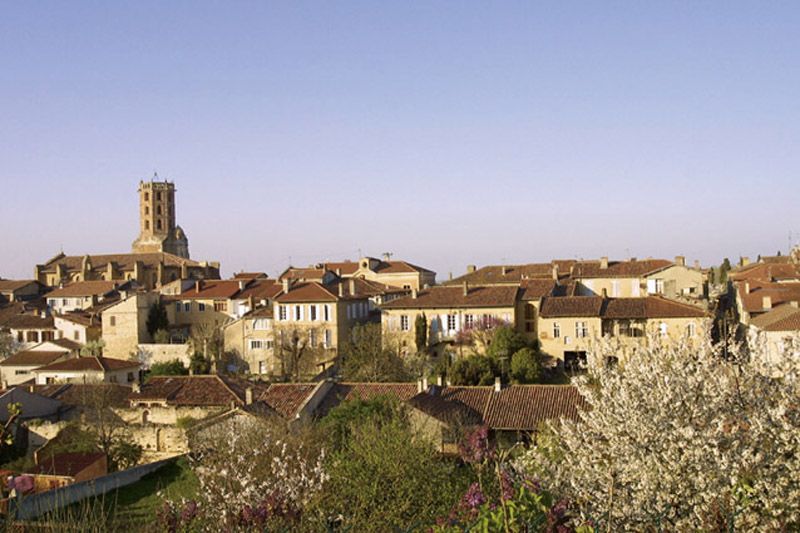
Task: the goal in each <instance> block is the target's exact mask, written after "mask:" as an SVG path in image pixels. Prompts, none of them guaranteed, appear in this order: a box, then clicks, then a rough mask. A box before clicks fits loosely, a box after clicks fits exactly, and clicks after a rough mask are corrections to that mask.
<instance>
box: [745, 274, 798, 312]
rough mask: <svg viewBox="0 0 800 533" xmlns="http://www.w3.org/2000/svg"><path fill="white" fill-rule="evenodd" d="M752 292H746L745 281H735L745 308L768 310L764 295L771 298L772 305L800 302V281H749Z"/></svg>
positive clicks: (756, 310) (758, 310)
mask: <svg viewBox="0 0 800 533" xmlns="http://www.w3.org/2000/svg"><path fill="white" fill-rule="evenodd" d="M748 284H749V286H750V292H749V293H745V292H744V291H745V282H744V281H737V282H735V283H734V286H735V287H736V290H737V292H738V296H739V298H740V299H741V301H742V305H743V307H744V309H745V310H746V311H747V312H749V313H760V312H763V311H768V309H766V308H764V297H767V296H768V297H769V298H770V304H771V306H772V307H776V306H778V305H780V304H783V303H790V302H800V283H767V282H761V281H749V282H748Z"/></svg>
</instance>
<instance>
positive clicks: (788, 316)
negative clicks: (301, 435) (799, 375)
mask: <svg viewBox="0 0 800 533" xmlns="http://www.w3.org/2000/svg"><path fill="white" fill-rule="evenodd" d="M750 324H751V325H753V326H755V327H757V328H758V329H761V330H763V331H800V309H798V308H797V307H795V306H793V305H791V304H785V305H781V306H779V307H776V308H774V309H772V310H770V311H767V312H766V313H764V314H761V315H759V316H757V317H754V318H753V319H752V320H751V321H750ZM0 364H2V363H0Z"/></svg>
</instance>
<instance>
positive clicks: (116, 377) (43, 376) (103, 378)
mask: <svg viewBox="0 0 800 533" xmlns="http://www.w3.org/2000/svg"><path fill="white" fill-rule="evenodd" d="M137 374H138V372H137V370H136V369H135V368H126V369H122V370H109V371H106V372H102V371H67V370H64V371H56V370H54V371H46V372H44V371H39V370H36V371H34V375H35V376H36V384H37V385H47V384H49V383H98V382H105V383H119V384H121V385H128V384H130V383H133V382H134V381H135V380H136V378H137Z"/></svg>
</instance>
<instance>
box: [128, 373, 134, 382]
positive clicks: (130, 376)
mask: <svg viewBox="0 0 800 533" xmlns="http://www.w3.org/2000/svg"><path fill="white" fill-rule="evenodd" d="M133 380H134V377H133V372H128V383H130V382H131V381H133Z"/></svg>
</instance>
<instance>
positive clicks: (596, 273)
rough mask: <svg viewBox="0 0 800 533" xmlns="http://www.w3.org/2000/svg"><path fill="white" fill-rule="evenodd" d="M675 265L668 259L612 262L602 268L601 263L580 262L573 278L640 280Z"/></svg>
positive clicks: (573, 273) (574, 269)
mask: <svg viewBox="0 0 800 533" xmlns="http://www.w3.org/2000/svg"><path fill="white" fill-rule="evenodd" d="M674 264H675V263H673V262H672V261H667V260H666V259H643V260H637V261H610V262H609V263H608V268H602V265H601V263H600V261H580V262H578V263H575V265H574V266H573V268H572V277H573V278H638V277H642V276H646V275H648V274H651V273H653V272H656V271H659V270H661V269H663V268H666V267H668V266H672V265H674Z"/></svg>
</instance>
